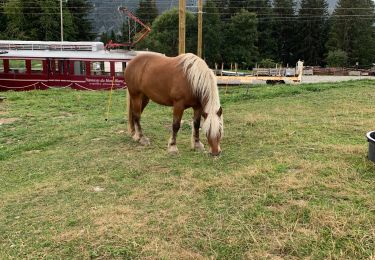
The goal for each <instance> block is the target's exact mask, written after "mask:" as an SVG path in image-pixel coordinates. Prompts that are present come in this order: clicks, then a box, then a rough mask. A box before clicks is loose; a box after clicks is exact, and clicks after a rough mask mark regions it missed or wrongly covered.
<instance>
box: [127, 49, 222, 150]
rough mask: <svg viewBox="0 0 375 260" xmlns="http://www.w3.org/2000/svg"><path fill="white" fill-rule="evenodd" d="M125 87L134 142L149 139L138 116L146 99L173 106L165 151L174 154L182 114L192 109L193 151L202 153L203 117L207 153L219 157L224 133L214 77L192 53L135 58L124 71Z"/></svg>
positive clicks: (129, 126) (130, 131) (130, 128)
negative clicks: (201, 130)
mask: <svg viewBox="0 0 375 260" xmlns="http://www.w3.org/2000/svg"><path fill="white" fill-rule="evenodd" d="M125 82H126V84H127V87H128V95H127V96H128V116H129V118H128V131H129V133H130V134H131V135H132V137H133V139H134V140H136V141H138V142H140V143H141V144H143V145H148V144H149V140H148V138H146V137H145V136H144V135H143V133H142V128H141V125H140V119H141V113H142V112H143V110H144V108H145V107H146V106H147V104H148V102H149V100H150V99H151V100H152V101H154V102H156V103H158V104H160V105H165V106H173V124H172V129H173V133H172V137H171V138H170V140H169V143H168V151H169V152H171V153H177V152H178V149H177V146H176V137H177V132H178V130H179V129H180V124H181V118H182V115H183V112H184V110H185V109H187V108H190V107H191V108H193V110H194V119H193V131H192V148H193V149H196V150H203V149H204V146H203V144H202V143H201V142H200V140H199V128H200V123H201V117H202V116H203V118H204V122H203V126H202V128H203V130H204V132H205V134H206V136H207V140H208V144H209V146H210V152H211V154H212V155H214V156H216V155H219V154H220V152H221V149H220V140H221V137H222V134H223V118H222V108H221V106H220V99H219V91H218V88H217V81H216V76H215V75H214V73H213V72H212V71H211V70H210V69H209V68H208V66H207V64H206V63H205V62H204V61H203V60H202V59H201V58H199V57H198V56H195V55H194V54H191V53H188V54H182V55H180V56H177V57H166V56H164V55H161V54H142V55H139V56H137V57H135V58H134V59H133V60H132V61H130V63H129V64H128V66H127V68H126V70H125Z"/></svg>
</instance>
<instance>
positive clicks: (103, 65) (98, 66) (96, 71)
mask: <svg viewBox="0 0 375 260" xmlns="http://www.w3.org/2000/svg"><path fill="white" fill-rule="evenodd" d="M90 67H91V75H96V76H110V75H111V64H110V62H109V61H93V62H91V63H90Z"/></svg>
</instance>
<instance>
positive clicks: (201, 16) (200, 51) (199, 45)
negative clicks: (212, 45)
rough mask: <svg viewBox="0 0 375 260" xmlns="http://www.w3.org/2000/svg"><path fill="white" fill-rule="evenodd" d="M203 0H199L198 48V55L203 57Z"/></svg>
mask: <svg viewBox="0 0 375 260" xmlns="http://www.w3.org/2000/svg"><path fill="white" fill-rule="evenodd" d="M202 9H203V6H202V0H198V44H197V47H198V50H197V55H198V56H199V57H201V58H202V22H203V21H202V20H203V15H202V13H203V12H202V11H203V10H202Z"/></svg>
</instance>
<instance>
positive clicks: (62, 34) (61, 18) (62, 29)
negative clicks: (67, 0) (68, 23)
mask: <svg viewBox="0 0 375 260" xmlns="http://www.w3.org/2000/svg"><path fill="white" fill-rule="evenodd" d="M60 23H61V24H60V27H61V28H60V29H61V41H62V42H63V41H64V21H63V8H62V0H60Z"/></svg>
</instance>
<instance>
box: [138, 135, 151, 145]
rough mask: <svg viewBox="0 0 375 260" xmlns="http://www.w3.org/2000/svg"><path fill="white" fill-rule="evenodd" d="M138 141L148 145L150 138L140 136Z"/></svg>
mask: <svg viewBox="0 0 375 260" xmlns="http://www.w3.org/2000/svg"><path fill="white" fill-rule="evenodd" d="M139 143H140V144H141V145H143V146H149V145H150V139H148V138H147V137H144V136H142V138H141V139H140V140H139Z"/></svg>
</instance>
